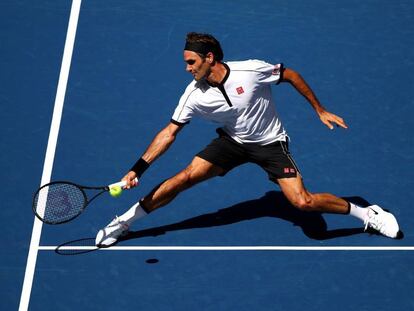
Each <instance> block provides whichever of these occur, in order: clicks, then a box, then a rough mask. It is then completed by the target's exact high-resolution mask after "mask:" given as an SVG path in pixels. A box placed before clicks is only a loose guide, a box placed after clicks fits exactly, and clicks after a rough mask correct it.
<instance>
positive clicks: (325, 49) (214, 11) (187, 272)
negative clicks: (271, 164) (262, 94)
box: [0, 0, 414, 310]
mask: <svg viewBox="0 0 414 311" xmlns="http://www.w3.org/2000/svg"><path fill="white" fill-rule="evenodd" d="M70 6H71V2H70V1H45V0H42V1H36V2H33V1H13V2H8V1H1V2H0V42H2V43H1V44H0V56H1V57H0V66H1V70H0V86H1V87H0V109H1V113H0V121H1V122H0V124H1V130H2V135H1V136H0V146H1V150H2V153H1V156H0V157H1V172H2V177H3V181H4V182H3V183H4V184H3V187H1V190H0V191H1V195H2V197H3V203H2V208H1V209H0V213H1V214H0V215H1V219H2V220H3V233H4V236H3V237H4V238H3V239H4V241H5V242H4V247H3V250H2V256H1V259H0V279H1V281H2V282H1V284H2V285H1V291H0V293H1V297H0V298H1V299H0V301H1V309H4V310H12V309H15V308H17V306H18V303H19V299H20V293H21V286H22V282H23V277H24V271H25V266H26V260H27V253H28V248H29V243H30V237H31V230H32V225H33V215H32V213H31V211H30V205H31V196H32V193H33V191H34V190H35V189H36V188H37V187H38V186H39V183H40V179H41V174H42V167H43V161H44V155H45V150H46V146H47V138H48V134H49V128H50V121H51V116H52V110H53V104H54V98H55V95H56V86H57V81H58V76H59V70H60V65H61V59H62V53H63V47H64V42H65V36H66V31H67V22H68V18H69V13H70ZM413 17H414V3H413V2H412V1H408V0H406V1H403V0H396V1H392V2H391V1H381V0H375V1H374V0H364V1H360V0H358V1H356V0H352V1H346V2H343V1H336V0H335V1H326V0H324V1H323V0H316V1H311V2H304V1H237V2H224V3H223V1H193V2H188V1H147V2H141V1H104V2H102V1H83V3H82V7H81V12H80V19H79V24H78V30H77V37H76V42H75V48H74V53H73V58H72V67H71V72H70V77H69V82H68V88H67V93H66V99H65V106H64V113H63V118H62V124H61V129H60V134H59V141H58V146H57V150H56V157H55V163H54V168H53V179H55V180H57V179H67V180H73V181H76V182H78V183H83V184H92V185H95V184H106V183H110V182H113V181H116V180H118V179H119V178H121V177H122V176H123V175H124V173H125V172H126V170H127V169H128V168H129V167H130V166H131V164H132V163H133V162H134V161H135V160H136V158H137V157H139V156H140V154H141V153H142V152H143V151H144V149H145V148H146V146H147V145H148V144H149V143H150V142H151V140H152V138H153V136H154V135H155V134H156V133H157V131H158V130H160V129H161V128H162V127H164V126H165V125H166V124H167V123H168V121H169V119H170V117H171V115H172V112H173V110H174V108H175V106H176V104H177V102H178V99H179V97H180V95H181V94H182V92H183V90H184V88H185V86H186V85H187V83H188V82H189V81H190V79H191V76H190V75H189V74H188V73H186V72H185V71H184V68H185V66H184V62H183V61H182V48H183V44H184V38H185V34H186V33H187V32H189V31H202V32H210V33H212V34H214V35H215V36H216V37H217V38H218V39H219V40H220V41H221V43H222V46H223V48H224V52H225V59H226V60H242V59H247V58H258V59H263V60H266V61H268V62H273V63H277V62H283V63H284V64H285V65H286V66H287V67H291V68H293V69H295V70H297V71H299V72H300V73H301V74H302V75H303V76H304V77H305V79H306V80H307V81H308V83H309V84H310V85H311V86H312V88H313V90H314V91H315V92H316V94H317V95H318V97H319V99H320V101H321V102H322V104H323V105H325V106H326V107H327V108H328V110H330V111H332V112H334V113H337V114H339V115H341V116H342V117H343V118H344V119H345V120H346V122H347V123H348V125H349V129H348V130H346V131H345V130H341V129H337V130H335V131H329V130H328V129H327V128H325V127H324V125H323V124H321V123H320V122H319V120H318V118H317V116H316V114H315V113H314V112H313V111H312V109H311V108H310V106H309V104H308V103H306V101H305V100H304V99H303V98H301V97H300V96H299V95H298V94H297V93H296V92H295V91H294V90H293V89H292V88H291V87H290V86H289V85H284V84H282V85H279V86H275V87H274V88H273V90H274V95H275V98H276V103H277V109H278V111H279V113H280V115H281V118H282V120H283V121H284V124H285V127H286V128H287V130H288V132H289V135H290V136H291V139H292V144H291V151H292V153H293V155H294V158H295V160H296V162H297V163H298V165H299V167H300V168H301V171H302V175H303V176H304V180H305V184H306V185H307V187H308V188H309V190H311V191H314V192H325V191H326V192H332V193H335V194H336V195H340V196H347V197H349V196H358V197H361V198H363V199H365V200H367V201H369V202H371V203H378V204H380V205H382V206H384V207H386V208H388V209H390V210H392V212H393V213H394V214H395V215H396V216H397V218H398V220H399V222H400V225H401V227H402V229H403V230H404V233H405V238H404V239H403V240H391V239H387V238H384V237H380V236H370V235H368V234H359V231H358V229H357V230H353V231H352V230H351V231H349V230H348V231H347V230H341V231H337V230H336V229H350V228H360V227H361V223H359V222H358V221H357V220H355V219H353V218H350V217H343V216H335V215H323V218H322V217H321V216H309V215H304V214H303V213H298V212H296V211H291V210H290V209H289V208H287V207H286V204H284V202H283V200H281V199H280V192H279V189H278V188H277V187H275V185H274V184H272V183H271V182H269V181H268V180H267V178H266V174H265V173H264V172H262V171H261V170H260V169H258V168H257V167H255V166H251V165H247V166H243V167H241V168H239V169H237V170H235V171H233V172H231V173H230V174H228V175H227V176H226V177H225V178H216V179H213V180H210V181H208V182H205V183H203V184H200V185H198V186H196V187H195V188H194V189H191V190H189V191H188V192H186V193H183V194H182V195H180V196H179V197H178V198H177V199H176V200H175V201H173V202H172V203H171V204H170V205H169V206H168V207H165V208H164V209H161V210H159V211H157V212H155V213H154V214H152V215H151V217H147V218H145V219H143V220H142V221H140V222H138V223H137V224H136V225H134V228H133V229H134V230H136V231H138V232H136V233H135V238H131V239H128V240H126V241H123V242H121V244H120V245H149V246H152V245H154V246H156V245H163V246H174V245H206V246H215V245H222V246H232V245H275V246H278V245H286V246H295V245H306V246H331V245H343V246H412V245H413V240H414V237H413V233H412V228H413V227H414V224H413V221H414V220H413V217H412V211H411V210H412V209H411V202H412V201H413V199H414V198H413V193H412V186H413V169H412V162H413V155H412V154H413V145H414V144H413V138H412V134H411V133H412V131H413V122H412V115H413V110H414V109H413V99H412V98H413V95H414V91H413V85H414V84H413V76H412V72H413V70H414V58H413V56H412V49H413V47H414V23H413ZM214 128H215V126H214V125H212V124H209V123H206V122H205V121H202V120H194V121H193V122H192V123H191V124H190V125H188V126H187V128H185V129H184V130H183V131H182V132H181V133H180V135H179V138H178V139H177V141H176V143H175V144H174V146H172V148H171V149H170V150H169V152H168V153H167V154H165V155H164V157H162V158H161V159H159V161H157V162H156V163H155V164H154V165H153V166H152V167H151V168H150V170H149V171H148V173H147V174H146V175H145V177H144V178H143V179H142V184H141V186H140V188H137V189H135V190H133V191H131V192H128V193H125V194H124V195H123V196H122V197H121V198H119V199H117V200H114V199H110V198H108V197H106V198H101V199H100V200H99V201H97V202H95V203H94V204H93V205H92V206H91V207H90V208H89V209H88V210H87V211H86V212H85V213H84V215H82V216H81V217H80V218H79V219H77V220H75V221H74V222H72V223H69V224H66V225H62V226H56V227H51V226H44V227H43V232H42V238H41V245H60V244H62V243H65V242H68V241H72V240H76V239H83V238H93V237H94V236H95V234H96V231H97V230H99V228H101V227H102V226H104V225H106V223H107V222H109V221H110V220H111V218H112V217H113V216H114V215H115V214H121V213H122V212H123V211H124V210H125V209H126V208H128V207H129V206H130V205H131V204H133V203H134V202H135V201H136V200H137V199H138V198H140V197H141V196H143V195H145V194H146V193H147V192H148V191H149V190H150V189H151V188H152V187H153V186H155V185H156V184H158V183H159V182H160V181H161V180H163V179H165V178H167V177H169V176H171V175H173V174H175V173H176V172H177V171H178V170H180V169H181V168H183V167H184V166H185V165H186V164H187V163H188V162H189V161H190V160H191V159H192V157H193V155H194V154H195V153H196V152H198V151H199V150H200V149H201V148H203V147H204V146H205V144H207V143H208V142H209V141H210V140H211V139H212V138H213V137H214V136H215V133H214ZM273 207H274V209H273ZM220 210H221V212H218V211H220ZM200 215H201V218H196V219H192V218H194V217H197V216H200ZM203 215H204V216H203ZM188 219H190V220H189V221H188V222H186V223H184V224H183V223H181V222H182V221H184V220H188ZM177 223H178V224H177ZM309 223H312V224H314V225H309ZM170 224H175V225H173V226H168V227H166V228H165V227H164V228H161V229H157V230H155V231H154V230H152V231H144V232H142V231H140V230H143V229H152V228H156V227H162V226H165V225H170ZM316 229H326V230H327V231H328V233H325V235H322V236H321V235H317V234H316V235H315V233H314V232H315V230H316ZM335 230H336V231H335ZM316 231H317V230H316ZM149 233H151V234H154V235H157V236H155V237H154V236H149V235H150V234H149ZM161 233H163V234H161ZM350 233H354V234H350ZM349 234H350V235H349ZM138 237H140V238H138ZM412 256H413V255H412V253H411V252H392V251H384V252H351V251H346V252H327V251H308V252H300V251H288V252H281V251H273V252H247V251H238V252H223V251H200V252H195V251H192V252H184V251H183V252H173V251H142V252H137V251H128V252H121V251H108V252H92V253H87V254H82V255H78V256H59V255H57V254H55V253H54V252H50V251H41V252H40V253H39V257H38V262H37V267H36V274H35V278H34V283H33V292H32V299H31V304H30V306H31V308H30V310H73V309H74V308H75V307H76V308H78V309H84V310H86V309H99V310H109V309H110V308H114V309H121V308H122V309H141V310H190V309H191V310H252V309H255V310H302V309H304V308H305V309H306V310H324V309H333V308H335V309H336V310H350V309H358V310H392V309H396V308H398V309H410V308H413V306H414V299H413V298H412V296H411V295H410V294H411V293H410V289H411V288H412V286H413V278H414V274H413V272H412V261H411V260H412ZM149 258H157V259H158V260H159V262H158V263H157V264H147V263H146V260H147V259H149ZM45 301H47V302H48V304H47V305H45V304H44V303H45Z"/></svg>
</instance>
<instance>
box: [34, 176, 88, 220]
mask: <svg viewBox="0 0 414 311" xmlns="http://www.w3.org/2000/svg"><path fill="white" fill-rule="evenodd" d="M85 205H86V196H85V193H84V192H83V191H82V189H80V188H78V187H77V186H76V185H73V184H68V183H54V184H50V185H48V186H46V187H43V188H41V189H40V190H39V192H38V193H37V194H36V196H35V198H34V208H35V212H36V214H37V215H38V216H39V217H40V218H41V219H43V221H45V222H48V223H51V224H53V223H62V222H66V221H69V220H71V219H73V218H74V217H76V216H77V215H79V214H80V213H81V212H82V210H83V209H84V207H85Z"/></svg>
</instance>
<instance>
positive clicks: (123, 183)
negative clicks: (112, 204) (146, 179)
mask: <svg viewBox="0 0 414 311" xmlns="http://www.w3.org/2000/svg"><path fill="white" fill-rule="evenodd" d="M134 180H135V182H138V178H135V179H134ZM126 184H127V183H126V181H125V180H121V181H119V182H116V183H114V184H110V185H109V186H108V188H112V187H116V186H119V187H121V188H124V187H125V186H126Z"/></svg>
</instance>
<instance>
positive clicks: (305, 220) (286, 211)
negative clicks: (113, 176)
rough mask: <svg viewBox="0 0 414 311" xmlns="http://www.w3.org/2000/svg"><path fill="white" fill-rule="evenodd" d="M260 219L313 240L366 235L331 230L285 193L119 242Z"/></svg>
mask: <svg viewBox="0 0 414 311" xmlns="http://www.w3.org/2000/svg"><path fill="white" fill-rule="evenodd" d="M344 199H346V200H348V201H351V202H353V203H356V204H358V205H360V206H368V205H369V203H368V202H367V201H366V200H365V199H363V198H361V197H347V198H344ZM261 217H274V218H280V219H284V220H286V221H289V222H291V223H292V224H293V225H294V226H298V227H300V228H301V229H302V231H303V233H304V234H305V235H306V236H307V237H309V238H310V239H314V240H328V239H333V238H337V237H344V236H350V235H354V234H361V233H363V232H364V229H363V228H362V227H361V228H347V229H335V230H328V227H327V224H326V222H325V220H324V218H323V217H322V215H321V214H320V213H315V212H304V211H301V210H298V209H296V208H294V207H293V206H292V205H291V204H290V203H289V201H288V200H287V199H286V198H285V196H284V195H283V193H282V192H280V191H271V192H268V193H266V194H265V195H264V196H263V197H261V198H260V199H255V200H251V201H246V202H242V203H238V204H236V205H233V206H230V207H227V208H224V209H221V210H218V211H216V212H214V213H210V214H204V215H200V216H196V217H193V218H189V219H186V220H184V221H181V222H177V223H173V224H169V225H165V226H161V227H156V228H150V229H145V230H140V231H131V232H129V233H128V234H127V235H126V236H124V237H123V238H122V239H120V241H125V240H130V239H137V238H142V237H151V236H152V237H154V236H159V235H163V234H166V233H167V232H171V231H178V230H188V229H194V228H207V227H217V226H225V225H229V224H233V223H238V222H241V221H245V220H250V219H256V218H261Z"/></svg>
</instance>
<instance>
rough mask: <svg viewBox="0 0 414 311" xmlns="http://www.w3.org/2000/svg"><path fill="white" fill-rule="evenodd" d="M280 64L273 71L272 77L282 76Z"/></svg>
mask: <svg viewBox="0 0 414 311" xmlns="http://www.w3.org/2000/svg"><path fill="white" fill-rule="evenodd" d="M280 67H281V66H280V64H277V65H275V67H274V69H273V71H272V75H274V76H276V75H279V74H280Z"/></svg>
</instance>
